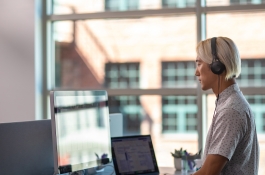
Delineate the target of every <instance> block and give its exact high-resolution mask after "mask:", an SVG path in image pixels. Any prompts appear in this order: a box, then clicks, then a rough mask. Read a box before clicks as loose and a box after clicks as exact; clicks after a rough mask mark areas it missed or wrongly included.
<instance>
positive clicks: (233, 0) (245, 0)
mask: <svg viewBox="0 0 265 175" xmlns="http://www.w3.org/2000/svg"><path fill="white" fill-rule="evenodd" d="M261 3H265V0H258V1H256V0H230V4H261Z"/></svg>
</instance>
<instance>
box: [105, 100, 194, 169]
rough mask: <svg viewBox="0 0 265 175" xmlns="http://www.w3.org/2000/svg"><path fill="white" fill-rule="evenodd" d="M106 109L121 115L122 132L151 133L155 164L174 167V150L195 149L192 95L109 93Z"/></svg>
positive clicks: (130, 133)
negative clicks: (121, 94)
mask: <svg viewBox="0 0 265 175" xmlns="http://www.w3.org/2000/svg"><path fill="white" fill-rule="evenodd" d="M109 109H110V113H122V114H123V131H124V135H134V134H142V135H145V134H151V135H152V141H153V143H154V149H155V154H156V158H157V161H158V164H159V166H165V167H174V164H173V157H172V156H171V154H170V152H174V149H180V148H181V147H182V148H183V149H186V150H187V151H188V152H190V153H193V154H195V153H197V152H198V134H197V118H196V114H197V105H196V96H163V97H161V96H157V95H152V96H150V95H143V96H110V97H109Z"/></svg>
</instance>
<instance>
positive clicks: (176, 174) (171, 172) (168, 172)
mask: <svg viewBox="0 0 265 175" xmlns="http://www.w3.org/2000/svg"><path fill="white" fill-rule="evenodd" d="M159 172H160V174H165V175H190V174H192V173H194V172H181V171H176V169H175V168H173V167H159Z"/></svg>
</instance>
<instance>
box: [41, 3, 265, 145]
mask: <svg viewBox="0 0 265 175" xmlns="http://www.w3.org/2000/svg"><path fill="white" fill-rule="evenodd" d="M161 3H162V0H161ZM39 6H40V7H41V9H42V12H41V14H40V15H41V16H42V19H41V24H40V30H41V32H40V33H41V35H40V36H41V37H40V39H39V40H38V41H37V42H38V43H37V45H38V46H37V49H38V54H39V55H38V58H39V60H37V63H38V64H40V65H43V66H42V69H41V70H36V73H37V74H38V77H41V78H42V79H41V80H40V82H39V83H38V84H39V86H38V87H36V90H37V91H36V96H37V97H38V99H39V100H38V101H36V110H38V111H37V112H36V114H37V116H36V118H38V119H47V118H48V116H49V113H48V111H49V98H48V97H49V92H50V90H58V89H55V88H54V87H55V62H54V58H53V55H52V53H53V48H54V47H53V45H52V42H51V41H52V23H53V22H56V21H63V20H88V19H112V18H141V17H146V16H151V15H152V16H159V15H189V14H193V15H195V16H196V21H197V25H196V33H197V38H196V40H197V42H199V41H201V40H204V39H206V14H212V13H227V12H229V13H234V12H246V11H247V12H252V11H255V12H256V11H265V4H257V5H253V4H247V5H230V6H206V0H197V2H196V5H195V7H187V8H162V9H157V10H133V11H118V12H116V11H115V12H114V11H105V12H97V13H84V14H65V15H55V14H52V8H51V7H52V1H47V0H43V1H41V4H40V5H39ZM39 75H40V76H39ZM105 90H106V91H107V92H108V95H109V96H115V95H117V96H123V95H135V96H141V95H161V96H163V95H195V96H197V107H198V113H197V114H198V115H197V123H198V126H197V127H198V147H199V149H200V148H202V147H203V143H204V142H205V140H206V133H207V130H206V128H207V127H206V126H207V125H206V96H207V95H208V94H212V92H211V91H202V90H201V88H200V86H199V82H197V87H195V88H177V90H176V88H174V89H172V88H163V87H162V88H161V89H105ZM241 91H242V92H243V93H244V95H265V91H264V87H242V88H241Z"/></svg>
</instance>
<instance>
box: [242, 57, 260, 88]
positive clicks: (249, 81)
mask: <svg viewBox="0 0 265 175" xmlns="http://www.w3.org/2000/svg"><path fill="white" fill-rule="evenodd" d="M264 69H265V59H248V60H242V61H241V74H240V76H239V77H238V80H237V82H238V84H239V85H240V86H243V87H249V86H264V85H265V71H264Z"/></svg>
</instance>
